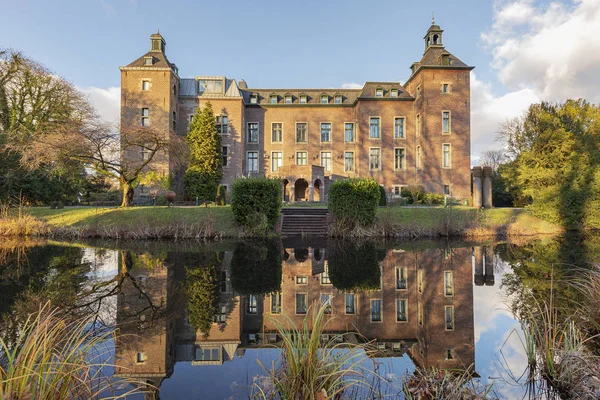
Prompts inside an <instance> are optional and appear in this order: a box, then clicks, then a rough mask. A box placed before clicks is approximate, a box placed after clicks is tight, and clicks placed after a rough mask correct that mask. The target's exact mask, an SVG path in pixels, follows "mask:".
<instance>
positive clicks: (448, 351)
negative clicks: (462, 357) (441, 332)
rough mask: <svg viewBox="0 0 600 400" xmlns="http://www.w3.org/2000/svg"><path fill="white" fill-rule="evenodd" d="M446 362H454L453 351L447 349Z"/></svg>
mask: <svg viewBox="0 0 600 400" xmlns="http://www.w3.org/2000/svg"><path fill="white" fill-rule="evenodd" d="M446 360H454V353H453V352H452V349H446Z"/></svg>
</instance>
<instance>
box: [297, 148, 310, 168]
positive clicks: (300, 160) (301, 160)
mask: <svg viewBox="0 0 600 400" xmlns="http://www.w3.org/2000/svg"><path fill="white" fill-rule="evenodd" d="M307 159H308V156H307V154H306V152H305V151H297V152H296V165H308V162H307Z"/></svg>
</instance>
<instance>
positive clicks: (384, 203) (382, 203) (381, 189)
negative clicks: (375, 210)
mask: <svg viewBox="0 0 600 400" xmlns="http://www.w3.org/2000/svg"><path fill="white" fill-rule="evenodd" d="M385 206H387V194H386V193H385V189H384V187H383V186H379V207H385Z"/></svg>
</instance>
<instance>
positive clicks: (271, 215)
mask: <svg viewBox="0 0 600 400" xmlns="http://www.w3.org/2000/svg"><path fill="white" fill-rule="evenodd" d="M280 210H281V183H280V181H279V179H269V178H240V179H236V180H234V181H233V185H232V186H231V211H232V212H233V218H234V219H235V221H236V222H237V223H238V224H240V225H242V226H243V227H245V228H246V229H250V230H257V233H258V232H261V231H262V232H265V231H267V230H270V229H273V227H274V226H275V224H277V223H278V222H279V211H280Z"/></svg>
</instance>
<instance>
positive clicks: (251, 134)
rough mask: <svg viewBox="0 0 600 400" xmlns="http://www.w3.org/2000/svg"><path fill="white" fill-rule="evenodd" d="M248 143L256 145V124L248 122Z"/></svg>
mask: <svg viewBox="0 0 600 400" xmlns="http://www.w3.org/2000/svg"><path fill="white" fill-rule="evenodd" d="M247 132H248V133H247V134H248V137H247V140H248V143H258V122H248V130H247Z"/></svg>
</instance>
